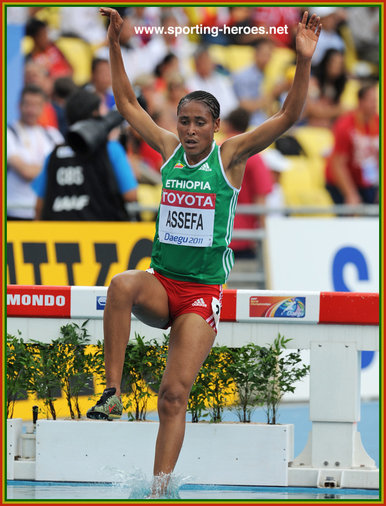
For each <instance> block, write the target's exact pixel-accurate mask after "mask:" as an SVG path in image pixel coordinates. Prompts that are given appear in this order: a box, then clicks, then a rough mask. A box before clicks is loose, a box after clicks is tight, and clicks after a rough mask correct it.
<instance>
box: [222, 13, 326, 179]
mask: <svg viewBox="0 0 386 506" xmlns="http://www.w3.org/2000/svg"><path fill="white" fill-rule="evenodd" d="M307 18H308V12H307V11H306V12H305V13H304V15H303V18H302V20H301V22H300V23H299V24H298V28H297V34H296V72H295V77H294V81H293V83H292V86H291V89H290V91H289V92H288V95H287V98H286V100H285V101H284V104H283V106H282V107H281V109H280V111H278V112H277V113H276V114H275V115H273V116H272V117H271V118H269V119H268V120H267V121H265V122H264V123H263V124H262V125H260V126H258V127H257V128H255V129H254V130H252V131H250V132H246V133H244V134H241V135H237V136H235V137H232V138H230V139H228V140H226V141H225V142H224V143H223V144H222V146H221V158H222V162H223V166H224V170H225V171H226V173H227V176H228V178H229V180H230V181H231V183H232V184H233V185H234V186H236V187H240V186H241V183H242V179H243V175H244V169H245V163H246V160H247V159H248V158H249V157H250V156H252V155H254V154H256V153H258V152H259V151H262V150H263V149H265V148H266V147H268V146H269V145H270V144H272V142H274V141H275V139H277V138H278V137H280V135H282V134H283V133H284V132H285V131H286V130H288V128H290V127H291V126H292V125H293V124H294V123H295V122H296V121H297V120H298V119H299V117H300V114H301V112H302V109H303V106H304V103H305V100H306V97H307V91H308V83H309V78H310V70H311V58H312V55H313V54H314V51H315V47H316V44H317V42H318V38H319V34H320V30H321V26H322V25H321V24H320V22H319V21H320V18H319V17H317V16H316V15H315V14H313V15H312V16H311V18H310V20H309V21H308V22H307Z"/></svg>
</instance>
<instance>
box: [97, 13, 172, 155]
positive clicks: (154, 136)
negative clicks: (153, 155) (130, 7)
mask: <svg viewBox="0 0 386 506" xmlns="http://www.w3.org/2000/svg"><path fill="white" fill-rule="evenodd" d="M99 12H100V13H101V14H102V16H107V17H109V18H110V24H109V28H108V31H107V37H108V41H109V51H110V67H111V77H112V85H113V93H114V98H115V103H116V105H117V109H118V111H119V112H120V113H121V114H122V116H123V117H124V118H125V119H126V120H127V121H128V122H129V123H130V125H131V126H132V127H133V128H135V129H136V130H137V132H138V133H139V134H140V135H141V136H142V137H143V139H144V140H145V141H146V142H147V143H148V144H149V145H150V146H151V147H152V148H154V149H155V150H156V151H158V152H159V153H161V155H162V156H163V158H164V160H166V159H168V158H169V156H170V155H171V154H172V153H173V151H174V149H175V148H176V146H177V145H178V143H179V140H178V137H177V136H176V135H174V134H173V133H172V132H169V131H168V130H165V129H164V128H161V127H159V126H158V125H157V124H156V123H155V122H154V121H153V120H152V118H151V117H150V116H149V114H147V112H146V111H145V110H144V109H143V108H142V107H141V106H140V104H139V103H138V100H137V97H136V96H135V93H134V90H133V87H132V86H131V83H130V81H129V79H128V77H127V74H126V72H125V67H124V65H123V60H122V53H121V48H120V45H119V35H120V32H121V29H122V24H123V23H124V21H123V19H122V18H121V16H120V15H119V13H118V12H117V11H116V10H115V9H110V8H108V7H101V8H100V9H99Z"/></svg>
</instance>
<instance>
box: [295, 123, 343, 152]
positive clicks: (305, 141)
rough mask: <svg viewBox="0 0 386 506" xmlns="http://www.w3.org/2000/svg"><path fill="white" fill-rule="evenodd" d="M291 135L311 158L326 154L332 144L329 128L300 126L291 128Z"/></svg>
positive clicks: (332, 139)
mask: <svg viewBox="0 0 386 506" xmlns="http://www.w3.org/2000/svg"><path fill="white" fill-rule="evenodd" d="M293 136H294V137H295V138H296V140H297V141H298V142H299V144H300V145H301V146H302V148H303V150H304V152H305V154H306V155H307V156H308V157H311V158H314V157H316V158H318V157H325V156H327V155H328V154H329V153H330V151H331V149H332V148H333V145H334V136H333V134H332V131H331V130H330V129H329V128H324V127H310V126H302V127H298V128H296V129H294V130H293Z"/></svg>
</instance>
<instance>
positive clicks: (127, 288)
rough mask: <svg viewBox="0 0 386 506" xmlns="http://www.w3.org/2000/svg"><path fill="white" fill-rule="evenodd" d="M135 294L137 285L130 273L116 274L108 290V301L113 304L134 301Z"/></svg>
mask: <svg viewBox="0 0 386 506" xmlns="http://www.w3.org/2000/svg"><path fill="white" fill-rule="evenodd" d="M134 292H135V284H134V283H133V278H132V276H130V273H128V272H122V273H120V274H116V275H115V276H114V277H113V278H112V279H111V282H110V285H109V288H108V290H107V299H108V300H109V301H110V302H112V301H114V300H121V299H125V300H129V299H132V297H133V295H134Z"/></svg>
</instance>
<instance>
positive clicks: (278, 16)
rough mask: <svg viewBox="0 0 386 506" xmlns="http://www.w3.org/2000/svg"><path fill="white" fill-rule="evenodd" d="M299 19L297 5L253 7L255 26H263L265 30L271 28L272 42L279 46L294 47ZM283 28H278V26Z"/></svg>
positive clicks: (299, 14)
mask: <svg viewBox="0 0 386 506" xmlns="http://www.w3.org/2000/svg"><path fill="white" fill-rule="evenodd" d="M300 19H301V13H300V9H299V7H278V6H277V5H275V6H272V7H268V6H264V7H255V9H254V21H255V23H256V25H257V26H259V27H264V28H265V30H266V31H270V30H272V29H273V28H274V29H275V30H272V32H273V33H271V34H270V36H271V37H272V39H273V40H274V42H275V43H276V44H277V45H278V46H280V47H288V48H291V49H295V47H294V43H295V36H296V29H297V26H298V23H299V21H300ZM279 27H280V28H283V30H278V28H279ZM278 32H283V33H278Z"/></svg>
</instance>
